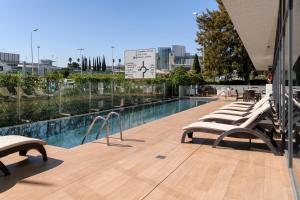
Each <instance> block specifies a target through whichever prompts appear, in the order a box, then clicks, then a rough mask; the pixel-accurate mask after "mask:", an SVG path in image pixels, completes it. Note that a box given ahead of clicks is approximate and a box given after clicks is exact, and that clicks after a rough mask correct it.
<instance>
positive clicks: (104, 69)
mask: <svg viewBox="0 0 300 200" xmlns="http://www.w3.org/2000/svg"><path fill="white" fill-rule="evenodd" d="M102 71H106V63H105V57H104V56H103V58H102Z"/></svg>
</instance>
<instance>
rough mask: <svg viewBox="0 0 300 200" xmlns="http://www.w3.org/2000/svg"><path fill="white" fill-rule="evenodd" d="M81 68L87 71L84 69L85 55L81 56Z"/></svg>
mask: <svg viewBox="0 0 300 200" xmlns="http://www.w3.org/2000/svg"><path fill="white" fill-rule="evenodd" d="M81 69H82V71H85V70H84V59H83V56H82V57H81Z"/></svg>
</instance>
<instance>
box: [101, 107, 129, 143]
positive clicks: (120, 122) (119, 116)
mask: <svg viewBox="0 0 300 200" xmlns="http://www.w3.org/2000/svg"><path fill="white" fill-rule="evenodd" d="M113 115H116V116H117V117H118V121H119V128H120V140H121V141H123V132H122V121H121V115H120V114H119V113H117V112H110V113H109V114H108V115H107V116H106V119H105V122H104V123H106V124H107V125H108V120H109V119H110V118H111V116H113ZM106 132H107V131H106ZM96 139H98V135H97V138H96ZM106 143H107V145H109V132H107V133H106Z"/></svg>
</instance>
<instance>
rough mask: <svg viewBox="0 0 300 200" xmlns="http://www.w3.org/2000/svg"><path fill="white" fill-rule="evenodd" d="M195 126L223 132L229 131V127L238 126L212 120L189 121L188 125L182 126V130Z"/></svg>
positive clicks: (194, 127) (195, 127)
mask: <svg viewBox="0 0 300 200" xmlns="http://www.w3.org/2000/svg"><path fill="white" fill-rule="evenodd" d="M197 128H203V129H210V130H216V131H220V132H225V131H229V130H231V129H235V128H239V126H235V125H228V124H220V123H214V122H194V123H191V124H190V125H188V126H186V127H184V128H183V130H189V129H191V130H192V129H197Z"/></svg>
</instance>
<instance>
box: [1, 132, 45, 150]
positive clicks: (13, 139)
mask: <svg viewBox="0 0 300 200" xmlns="http://www.w3.org/2000/svg"><path fill="white" fill-rule="evenodd" d="M32 143H38V144H41V145H45V144H46V142H44V141H42V140H39V139H34V138H29V137H24V136H19V135H8V136H0V151H4V150H7V149H10V148H14V147H17V146H20V145H24V144H32Z"/></svg>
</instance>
